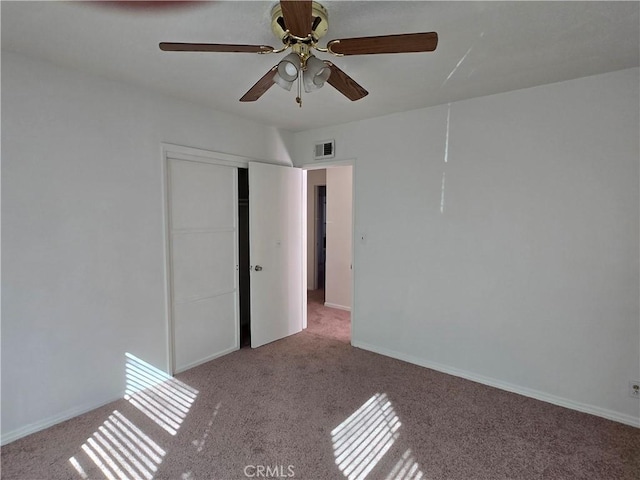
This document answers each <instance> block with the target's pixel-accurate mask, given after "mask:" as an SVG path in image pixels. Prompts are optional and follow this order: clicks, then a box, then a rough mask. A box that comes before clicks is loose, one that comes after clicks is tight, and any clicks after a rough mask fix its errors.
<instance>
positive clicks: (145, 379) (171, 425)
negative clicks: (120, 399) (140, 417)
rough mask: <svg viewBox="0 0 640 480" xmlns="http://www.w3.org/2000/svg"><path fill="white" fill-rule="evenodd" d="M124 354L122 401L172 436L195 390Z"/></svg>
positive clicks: (194, 394) (176, 430)
mask: <svg viewBox="0 0 640 480" xmlns="http://www.w3.org/2000/svg"><path fill="white" fill-rule="evenodd" d="M126 357H127V360H126V377H127V385H126V390H125V396H124V398H125V400H127V401H129V403H131V405H133V406H134V407H136V408H137V409H138V410H140V411H141V412H142V413H144V414H145V415H146V416H148V417H149V418H150V419H152V420H153V421H154V422H156V423H157V424H158V425H159V426H160V427H162V428H163V429H164V430H166V431H167V432H169V433H170V434H171V435H175V434H176V433H178V429H179V428H180V425H181V424H182V422H183V421H184V419H185V418H186V416H187V414H188V413H189V409H190V408H191V405H192V404H193V402H194V400H195V399H196V397H197V396H198V390H195V389H193V388H191V387H189V386H188V385H186V384H184V383H182V382H180V381H178V380H176V379H175V378H173V377H170V376H169V375H167V374H166V373H164V372H163V371H162V370H159V369H157V368H155V367H154V366H152V365H150V364H148V363H147V362H145V361H143V360H140V359H139V358H138V357H136V356H135V355H132V354H130V353H127V354H126Z"/></svg>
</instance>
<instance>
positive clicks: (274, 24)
mask: <svg viewBox="0 0 640 480" xmlns="http://www.w3.org/2000/svg"><path fill="white" fill-rule="evenodd" d="M311 17H312V23H311V34H310V36H311V39H312V44H315V43H316V42H317V41H318V40H320V39H321V38H322V37H324V36H325V35H326V34H327V31H328V30H329V14H328V12H327V9H326V8H324V7H323V6H322V5H320V4H319V3H318V2H312V4H311ZM271 30H273V33H274V34H275V36H276V37H278V38H279V39H280V40H282V42H283V43H287V39H286V37H288V36H290V34H289V31H288V29H287V25H286V23H285V21H284V16H283V15H282V6H281V5H280V2H278V4H276V6H274V7H273V10H271Z"/></svg>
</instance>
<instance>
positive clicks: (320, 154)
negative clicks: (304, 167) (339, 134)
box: [313, 140, 336, 160]
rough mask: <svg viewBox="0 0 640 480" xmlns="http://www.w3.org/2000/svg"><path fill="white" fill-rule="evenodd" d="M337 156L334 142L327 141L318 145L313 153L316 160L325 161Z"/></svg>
mask: <svg viewBox="0 0 640 480" xmlns="http://www.w3.org/2000/svg"><path fill="white" fill-rule="evenodd" d="M335 156H336V144H335V141H334V140H325V141H323V142H320V143H316V148H315V150H314V152H313V158H314V159H315V160H324V159H325V158H333V157H335Z"/></svg>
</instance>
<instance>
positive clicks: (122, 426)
mask: <svg viewBox="0 0 640 480" xmlns="http://www.w3.org/2000/svg"><path fill="white" fill-rule="evenodd" d="M80 448H81V450H82V452H81V453H79V454H78V455H76V456H73V457H71V458H70V459H69V463H71V465H72V466H73V468H74V469H75V470H76V472H78V474H79V475H80V477H81V478H83V479H88V478H89V475H88V474H87V469H89V467H90V465H91V464H93V465H95V466H96V467H98V469H99V470H100V472H101V473H102V474H103V475H104V477H105V478H107V479H108V480H120V479H131V480H151V479H152V478H153V475H154V474H155V472H156V471H157V470H158V465H160V463H162V459H163V457H164V456H165V454H166V452H165V451H164V450H163V449H162V448H160V446H158V444H157V443H156V442H154V441H153V440H152V439H151V438H149V436H147V435H146V434H145V433H144V432H143V431H142V430H140V429H139V428H138V427H137V426H135V425H134V424H133V423H132V422H131V421H130V420H129V419H128V418H126V417H125V416H124V415H122V414H121V413H120V412H118V411H117V410H115V411H114V412H113V413H112V414H111V415H110V416H109V418H108V419H107V420H105V422H104V423H103V424H102V425H101V426H100V427H99V428H98V430H96V431H95V432H94V433H93V435H91V437H89V438H88V439H87V441H86V442H85V443H84V444H83V445H82V446H81V447H80ZM83 465H84V466H83Z"/></svg>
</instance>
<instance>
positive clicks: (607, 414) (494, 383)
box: [351, 340, 640, 428]
mask: <svg viewBox="0 0 640 480" xmlns="http://www.w3.org/2000/svg"><path fill="white" fill-rule="evenodd" d="M351 345H352V346H354V347H357V348H362V349H363V350H369V351H371V352H374V353H379V354H380V355H384V356H387V357H391V358H396V359H398V360H403V361H405V362H409V363H413V364H415V365H419V366H421V367H425V368H430V369H432V370H436V371H438V372H442V373H446V374H449V375H453V376H456V377H461V378H464V379H466V380H471V381H473V382H477V383H481V384H483V385H488V386H490V387H495V388H499V389H501V390H506V391H507V392H512V393H517V394H519V395H524V396H525V397H530V398H535V399H536V400H542V401H543V402H547V403H552V404H554V405H558V406H560V407H565V408H569V409H571V410H577V411H578V412H583V413H589V414H591V415H596V416H598V417H603V418H606V419H608V420H613V421H615V422H620V423H624V424H625V425H631V426H632V427H636V428H640V417H634V416H631V415H627V414H625V413H620V412H615V411H613V410H608V409H606V408H601V407H596V406H593V405H587V404H584V403H579V402H575V401H573V400H569V399H566V398H563V397H558V396H556V395H552V394H549V393H545V392H541V391H539V390H533V389H530V388H525V387H521V386H519V385H514V384H511V383H508V382H503V381H501V380H496V379H494V378H490V377H485V376H482V375H477V374H475V373H471V372H467V371H465V370H460V369H458V368H455V367H449V366H447V365H441V364H439V363H434V362H430V361H428V360H425V359H422V358H419V357H415V356H413V355H407V354H405V353H401V352H396V351H394V350H388V349H386V348H382V347H378V346H376V345H370V344H368V343H363V342H358V341H354V340H352V341H351Z"/></svg>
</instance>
